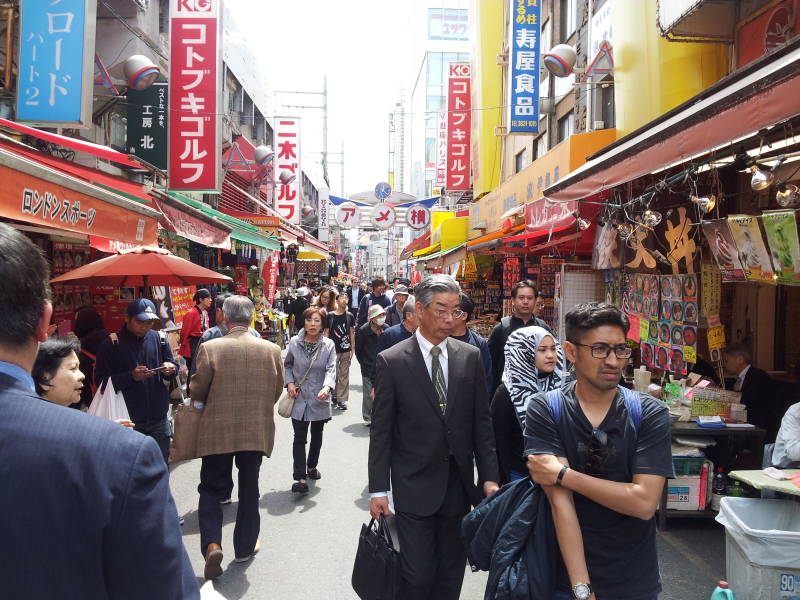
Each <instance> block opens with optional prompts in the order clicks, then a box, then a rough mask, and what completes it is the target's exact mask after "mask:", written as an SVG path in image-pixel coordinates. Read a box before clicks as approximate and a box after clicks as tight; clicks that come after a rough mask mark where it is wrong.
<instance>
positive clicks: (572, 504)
mask: <svg viewBox="0 0 800 600" xmlns="http://www.w3.org/2000/svg"><path fill="white" fill-rule="evenodd" d="M628 327H629V322H628V318H627V316H625V314H624V313H622V312H621V311H620V310H619V309H618V308H616V307H615V306H613V305H611V304H601V303H597V302H591V303H588V304H581V305H578V306H577V307H575V308H574V309H573V310H572V311H570V312H569V313H567V315H566V317H565V330H566V341H565V342H564V352H565V354H566V357H567V358H568V359H569V360H570V361H571V362H572V363H573V365H574V371H575V377H576V380H575V382H572V383H568V384H567V385H566V386H565V387H564V388H561V389H559V388H555V389H553V390H551V391H549V392H547V393H546V394H537V395H536V396H535V397H534V398H533V399H532V400H531V402H530V404H529V405H528V409H527V413H526V415H525V429H524V434H525V455H526V456H527V457H528V458H527V461H528V471H529V473H530V475H531V478H532V479H533V480H534V481H535V482H536V483H538V484H540V485H541V486H542V487H543V489H544V491H545V494H546V495H547V497H548V499H549V501H550V506H551V509H552V513H553V520H554V522H555V525H556V535H557V537H558V543H559V547H560V549H561V557H562V564H561V567H560V570H559V577H558V588H557V589H558V594H557V595H556V598H558V599H560V598H578V599H579V600H587V599H593V598H595V595H596V597H597V598H600V599H601V600H602V599H606V598H614V599H615V600H634V599H635V600H645V599H647V600H650V599H653V600H654V599H655V598H656V597H657V596H658V594H659V592H661V579H660V576H659V569H658V559H657V555H656V524H655V519H654V514H655V510H656V507H657V506H658V503H659V501H660V500H661V493H662V491H663V489H664V480H665V478H667V477H673V476H674V475H673V467H672V449H671V445H670V440H671V424H670V418H669V412H668V410H667V407H666V405H665V404H664V403H662V402H660V401H659V400H656V399H655V398H653V397H652V396H648V395H646V394H639V393H638V392H634V391H631V390H628V389H627V388H622V387H620V386H619V385H618V384H619V381H620V377H621V375H622V369H623V368H624V367H625V365H626V364H627V363H628V359H629V358H630V356H631V348H630V347H629V346H628V345H627V344H626V334H627V333H628ZM512 384H513V381H512ZM512 387H513V386H512Z"/></svg>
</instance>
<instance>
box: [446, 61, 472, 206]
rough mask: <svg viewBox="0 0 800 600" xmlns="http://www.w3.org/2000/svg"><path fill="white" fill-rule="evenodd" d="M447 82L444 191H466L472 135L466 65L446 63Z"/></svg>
mask: <svg viewBox="0 0 800 600" xmlns="http://www.w3.org/2000/svg"><path fill="white" fill-rule="evenodd" d="M448 73H449V76H448V78H447V176H446V182H445V188H446V189H447V190H448V191H449V190H468V189H469V188H470V186H471V181H470V176H469V163H470V160H469V154H470V150H471V143H470V137H471V134H472V113H471V112H470V110H471V104H472V95H471V92H470V74H471V70H470V66H469V63H450V65H449V68H448Z"/></svg>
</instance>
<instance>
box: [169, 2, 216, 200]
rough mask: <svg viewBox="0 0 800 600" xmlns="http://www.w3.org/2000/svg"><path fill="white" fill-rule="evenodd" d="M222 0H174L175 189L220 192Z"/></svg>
mask: <svg viewBox="0 0 800 600" xmlns="http://www.w3.org/2000/svg"><path fill="white" fill-rule="evenodd" d="M221 4H222V0H170V34H169V38H170V58H169V64H170V68H169V89H170V95H169V96H170V97H169V110H170V114H171V115H172V118H171V119H169V124H168V127H169V189H171V190H180V191H195V192H219V191H220V189H221V184H222V178H221V168H222V162H221V161H220V156H222V139H221V129H222V127H221V126H222V110H221V109H222V99H221V93H222V85H221V81H222V76H221V72H222V71H221V68H220V66H221V64H222V60H221V53H220V40H221V39H222V38H221V35H220V31H221V27H220V25H221V21H222V19H221V14H220V13H221Z"/></svg>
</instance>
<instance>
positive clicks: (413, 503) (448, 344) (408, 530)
mask: <svg viewBox="0 0 800 600" xmlns="http://www.w3.org/2000/svg"><path fill="white" fill-rule="evenodd" d="M415 292H416V296H415V297H416V309H417V315H418V319H419V329H417V331H416V333H415V334H414V335H413V336H412V337H410V338H409V339H407V340H405V341H402V342H400V343H398V344H396V345H394V346H393V347H392V348H390V349H388V350H385V351H384V352H382V353H381V354H380V355H378V358H377V360H378V369H377V383H376V388H375V389H376V397H375V410H374V413H373V421H372V428H371V431H370V444H369V492H370V495H371V500H370V513H371V515H372V517H373V518H378V517H379V516H380V515H381V514H383V515H387V516H388V514H389V502H388V498H387V494H388V492H389V482H390V479H391V489H392V492H393V495H394V504H395V507H396V509H397V516H396V522H397V532H398V536H399V538H400V562H401V569H402V575H403V589H402V591H401V594H400V596H399V597H401V598H414V599H415V600H456V599H457V598H458V597H459V595H460V591H461V585H462V582H463V578H464V569H465V566H466V549H465V547H464V543H463V541H462V538H461V520H462V518H463V517H464V515H466V514H467V512H468V511H469V507H470V504H472V505H477V504H478V503H479V502H480V500H481V498H482V497H483V495H484V494H491V493H493V492H495V491H496V490H497V489H498V487H499V486H498V484H497V483H496V482H497V478H498V474H497V457H496V455H495V449H494V441H493V439H492V424H491V419H490V417H489V403H488V400H487V398H486V387H485V385H484V381H483V379H484V375H483V368H482V364H481V356H480V351H479V350H478V349H477V348H475V347H474V346H470V345H469V344H464V343H463V342H459V341H457V340H454V339H451V338H449V336H450V333H451V331H452V327H453V319H454V315H453V313H454V312H456V311H458V310H459V308H458V301H459V292H460V289H459V286H458V283H457V282H456V281H455V279H453V278H452V277H450V276H449V275H432V276H430V277H428V278H427V279H425V280H424V281H422V283H420V284H419V286H417V288H416V289H415ZM476 464H477V471H478V484H477V485H476V483H475V466H476ZM390 473H391V475H390Z"/></svg>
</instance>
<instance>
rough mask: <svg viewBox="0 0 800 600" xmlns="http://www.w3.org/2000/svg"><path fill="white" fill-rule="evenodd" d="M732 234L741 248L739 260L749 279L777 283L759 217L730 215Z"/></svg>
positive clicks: (729, 223)
mask: <svg viewBox="0 0 800 600" xmlns="http://www.w3.org/2000/svg"><path fill="white" fill-rule="evenodd" d="M728 225H729V226H730V228H731V234H732V235H733V239H734V241H735V242H736V247H737V248H738V249H739V261H740V262H741V263H742V266H743V267H744V276H745V277H746V278H747V280H748V281H760V282H762V283H772V284H774V283H775V278H774V277H773V273H772V264H771V262H770V259H769V254H768V253H767V248H766V246H764V240H763V239H762V238H761V229H760V228H759V226H758V217H754V216H752V215H731V216H729V217H728Z"/></svg>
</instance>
